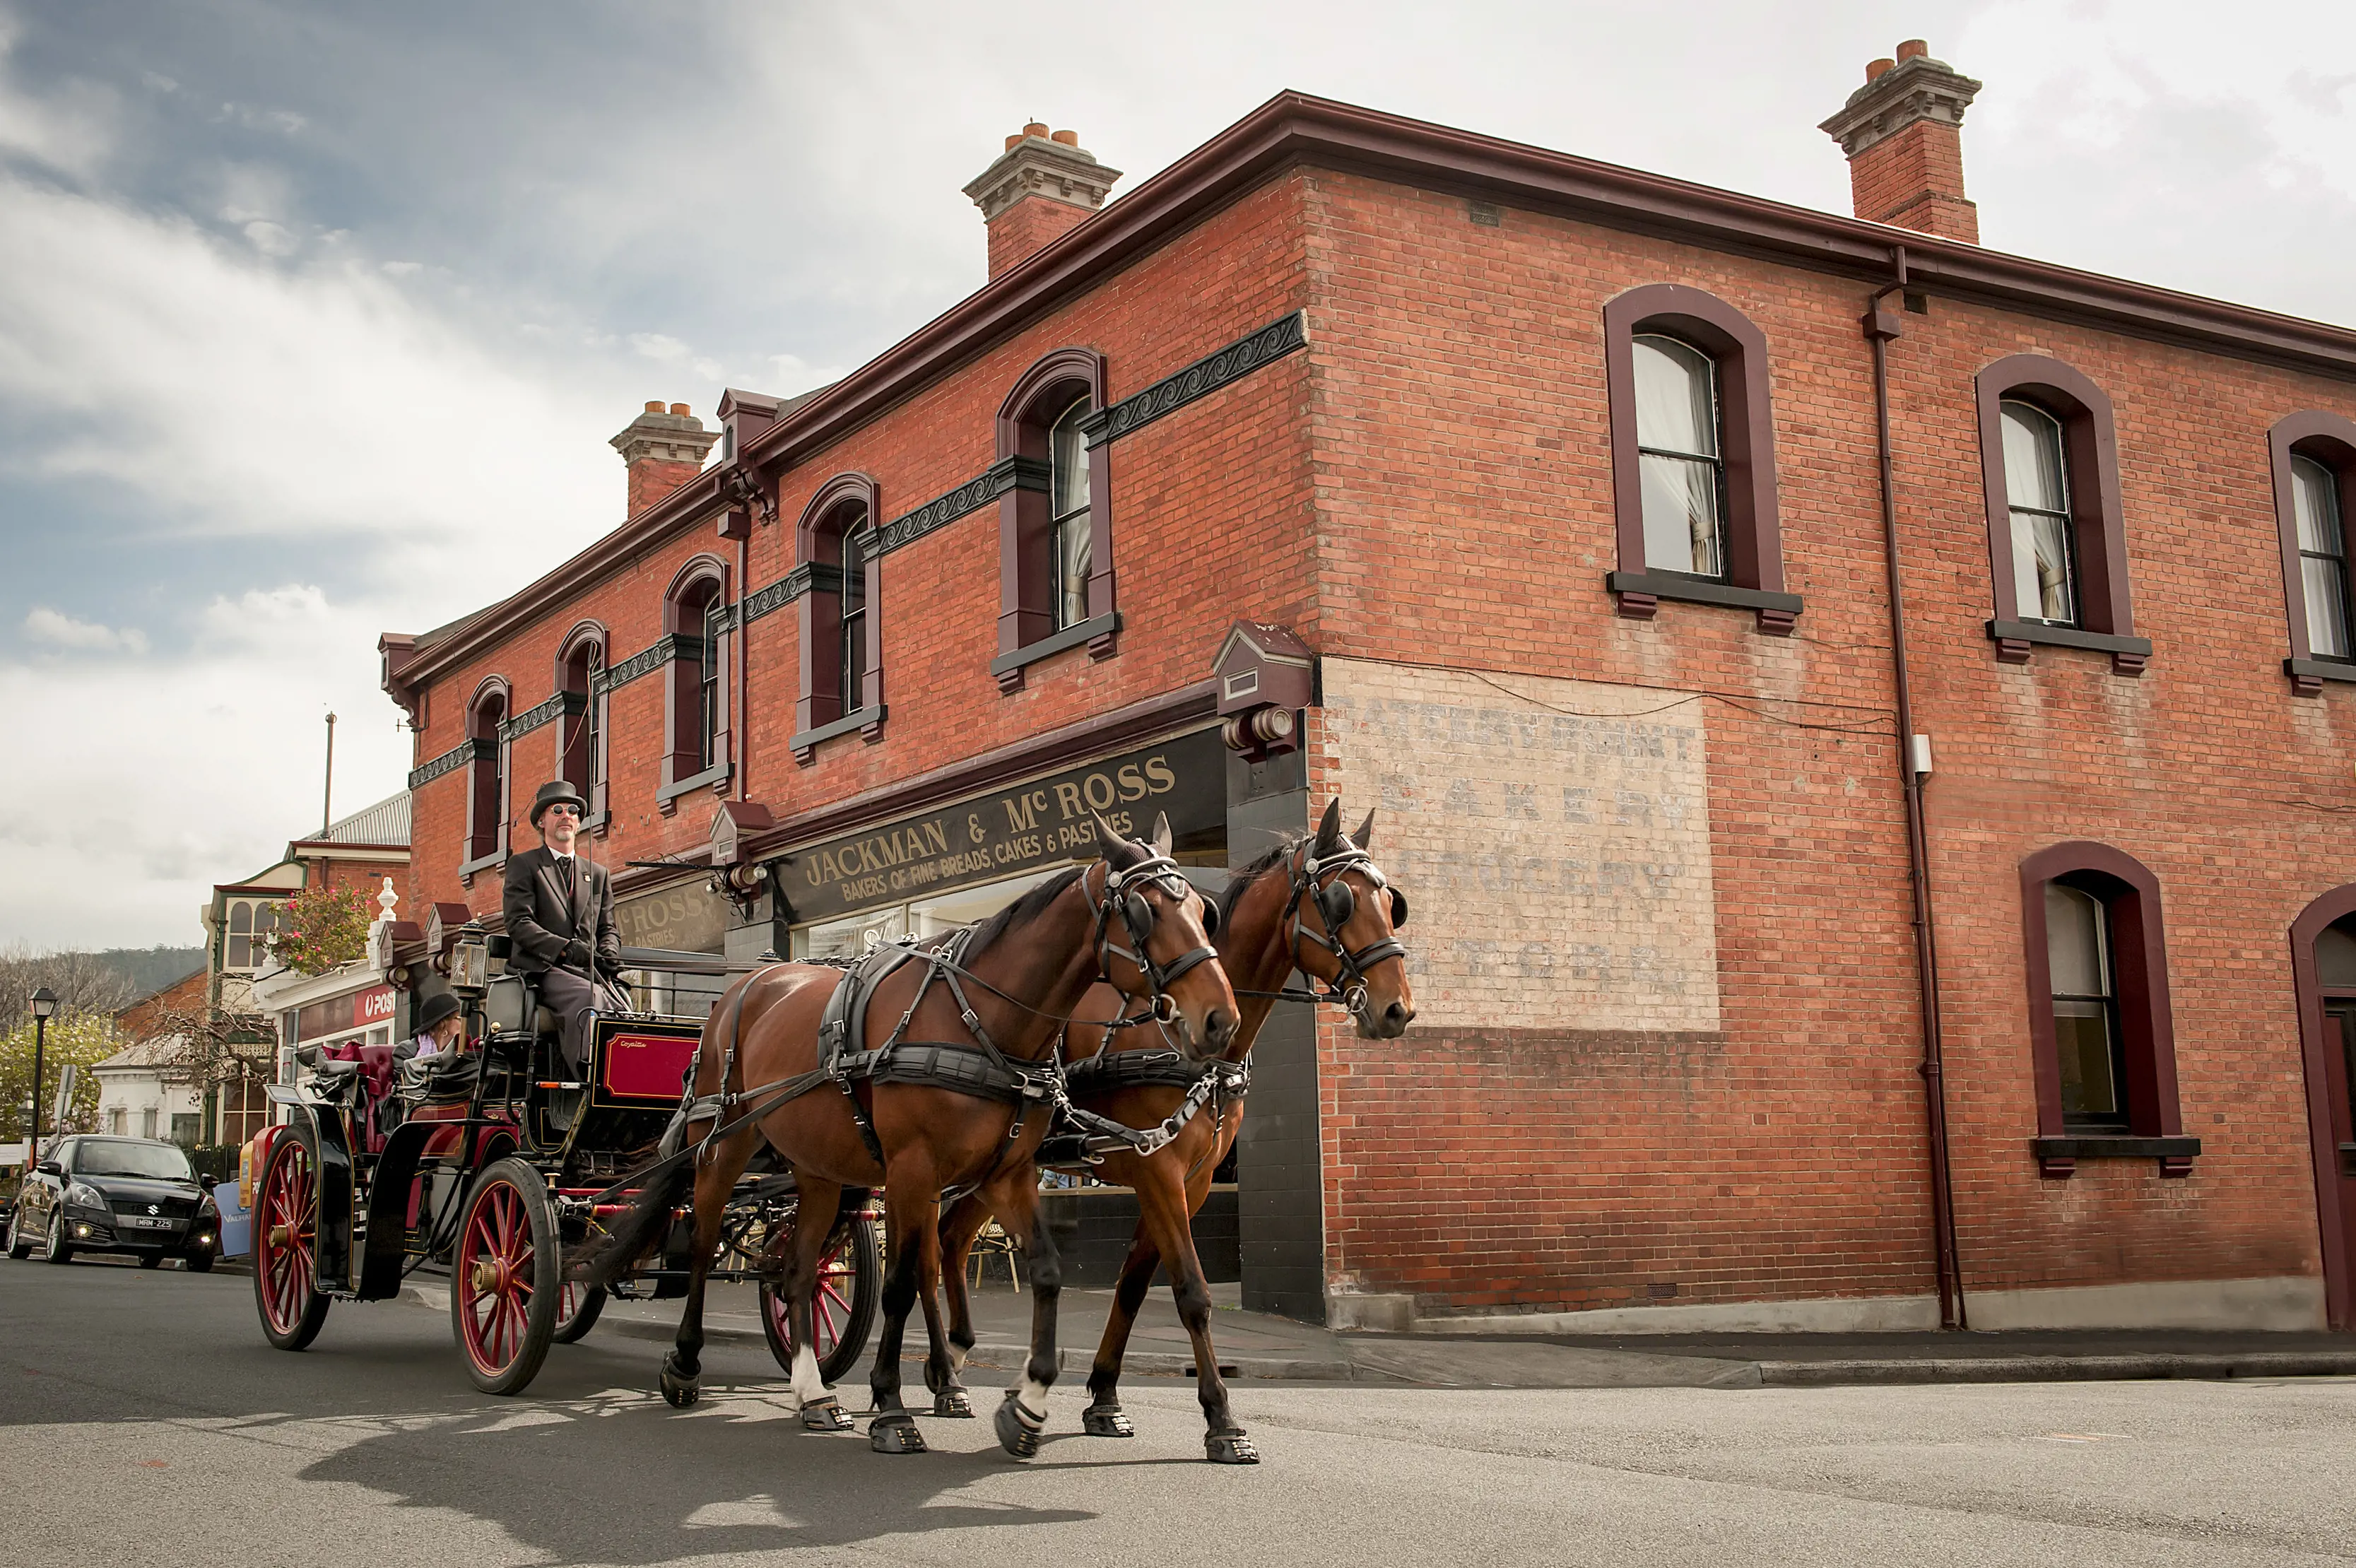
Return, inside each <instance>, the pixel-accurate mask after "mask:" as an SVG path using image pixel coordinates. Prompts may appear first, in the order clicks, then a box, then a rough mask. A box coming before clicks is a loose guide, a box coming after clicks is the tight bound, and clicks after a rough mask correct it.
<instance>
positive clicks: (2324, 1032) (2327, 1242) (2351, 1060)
mask: <svg viewBox="0 0 2356 1568" xmlns="http://www.w3.org/2000/svg"><path fill="white" fill-rule="evenodd" d="M2290 967H2291V985H2292V987H2293V990H2294V992H2295V994H2296V996H2297V1002H2298V1037H2299V1054H2300V1056H2301V1057H2302V1058H2303V1060H2302V1061H2301V1063H2300V1065H2301V1066H2302V1068H2303V1069H2304V1072H2303V1074H2302V1076H2303V1077H2304V1078H2305V1079H2306V1081H2307V1083H2306V1088H2307V1125H2308V1157H2310V1158H2311V1159H2312V1160H2313V1161H2314V1162H2315V1199H2316V1219H2317V1220H2318V1221H2319V1224H2320V1229H2321V1232H2322V1235H2321V1238H2320V1239H2321V1241H2322V1243H2323V1299H2324V1317H2325V1320H2326V1321H2327V1323H2329V1326H2330V1327H2331V1328H2336V1329H2340V1330H2342V1331H2345V1330H2347V1329H2349V1328H2356V883H2351V884H2349V885H2347V886H2343V887H2337V888H2334V889H2332V890H2331V891H2329V892H2327V893H2325V894H2324V895H2323V896H2322V897H2320V898H2319V899H2317V900H2316V901H2314V902H2313V903H2310V904H2308V906H2307V908H2306V909H2305V910H2303V911H2301V912H2300V913H2299V916H2298V918H2297V920H2295V921H2293V922H2291V927H2290Z"/></svg>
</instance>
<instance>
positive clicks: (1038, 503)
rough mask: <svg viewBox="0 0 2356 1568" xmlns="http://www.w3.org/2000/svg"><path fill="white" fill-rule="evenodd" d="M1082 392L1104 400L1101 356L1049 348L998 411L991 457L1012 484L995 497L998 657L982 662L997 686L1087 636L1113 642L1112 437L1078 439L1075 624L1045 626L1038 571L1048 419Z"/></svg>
mask: <svg viewBox="0 0 2356 1568" xmlns="http://www.w3.org/2000/svg"><path fill="white" fill-rule="evenodd" d="M1083 395H1085V396H1086V397H1087V399H1088V400H1089V403H1090V406H1091V407H1092V408H1093V409H1094V410H1095V411H1098V412H1102V411H1103V410H1104V407H1105V357H1104V356H1103V355H1102V354H1099V353H1098V352H1097V351H1096V350H1095V349H1093V348H1083V347H1070V348H1058V349H1056V350H1055V352H1054V353H1052V354H1047V355H1044V356H1042V357H1040V359H1039V360H1038V361H1037V362H1036V363H1034V364H1033V366H1032V367H1031V368H1029V369H1027V370H1025V371H1023V374H1022V375H1021V376H1020V377H1018V378H1016V379H1015V382H1014V385H1013V387H1012V389H1010V390H1009V391H1008V392H1007V394H1006V400H1005V401H1004V402H1003V403H1001V404H1000V405H999V410H998V425H997V432H998V461H999V462H1000V463H1001V464H1011V465H1012V474H1011V478H1012V485H1010V487H1009V488H1008V489H1007V490H1006V491H1005V492H1004V493H1003V494H1002V495H1001V496H999V500H998V657H997V658H995V659H993V660H991V673H992V674H994V675H996V676H997V677H998V688H999V689H1000V690H1001V691H1020V690H1021V689H1022V688H1023V672H1024V671H1025V669H1027V668H1028V667H1030V666H1031V665H1033V664H1036V663H1037V662H1038V661H1040V660H1041V659H1044V658H1048V657H1051V656H1054V655H1055V654H1059V653H1061V652H1063V651H1064V650H1065V649H1066V648H1070V647H1077V646H1079V645H1081V644H1083V643H1085V644H1087V649H1088V656H1090V657H1091V658H1099V659H1101V658H1109V657H1110V656H1112V655H1114V654H1116V653H1118V652H1119V648H1120V642H1119V639H1120V624H1119V606H1118V604H1117V603H1116V600H1115V594H1114V578H1113V568H1112V446H1111V443H1108V442H1095V443H1090V444H1089V447H1088V613H1087V619H1086V620H1085V621H1083V622H1081V623H1080V624H1078V625H1076V626H1067V627H1066V628H1064V629H1063V630H1062V631H1060V632H1059V631H1057V630H1056V629H1055V604H1054V603H1053V602H1052V599H1051V592H1052V591H1051V588H1050V583H1049V575H1050V574H1049V571H1048V549H1049V548H1050V547H1049V540H1048V528H1049V517H1048V511H1049V507H1050V493H1051V485H1052V482H1051V480H1050V477H1049V464H1050V463H1051V462H1052V460H1053V457H1054V454H1053V453H1051V452H1049V450H1048V442H1047V432H1048V428H1049V427H1050V426H1051V425H1052V424H1054V422H1055V416H1056V415H1058V414H1060V413H1062V412H1063V411H1065V410H1066V409H1067V408H1069V407H1071V405H1072V401H1073V400H1074V399H1076V398H1078V397H1081V396H1083Z"/></svg>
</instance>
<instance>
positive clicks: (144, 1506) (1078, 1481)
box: [0, 1262, 2356, 1568]
mask: <svg viewBox="0 0 2356 1568" xmlns="http://www.w3.org/2000/svg"><path fill="white" fill-rule="evenodd" d="M1095 1328H1096V1325H1094V1324H1092V1323H1091V1324H1085V1325H1083V1324H1078V1323H1074V1324H1071V1325H1069V1326H1068V1328H1067V1329H1066V1339H1069V1340H1074V1341H1080V1340H1086V1339H1093V1337H1094V1333H1095ZM659 1349H660V1348H659V1346H657V1345H655V1344H651V1343H649V1342H648V1341H646V1340H643V1339H626V1338H623V1337H620V1336H608V1335H605V1334H602V1333H593V1334H591V1335H590V1337H589V1338H588V1339H587V1340H586V1341H584V1343H582V1344H580V1345H577V1346H573V1347H569V1348H568V1347H558V1348H557V1349H554V1350H553V1351H552V1352H551V1355H550V1358H549V1362H548V1366H547V1368H546V1370H545V1371H542V1372H541V1376H540V1380H539V1381H538V1382H537V1383H536V1384H535V1385H534V1386H533V1387H532V1389H531V1390H530V1392H529V1393H528V1394H527V1395H525V1396H524V1397H522V1398H519V1399H507V1400H499V1399H491V1398H487V1397H485V1396H483V1395H480V1394H477V1392H475V1391H474V1389H473V1387H472V1385H470V1384H469V1383H468V1382H467V1381H466V1375H465V1373H464V1372H463V1371H461V1370H460V1366H459V1362H458V1358H457V1352H456V1351H455V1349H454V1348H453V1346H452V1344H451V1341H450V1329H449V1322H448V1319H447V1317H445V1316H444V1315H442V1314H437V1313H434V1312H432V1311H429V1310H426V1309H425V1308H423V1307H416V1306H412V1305H403V1304H399V1303H373V1304H369V1305H367V1306H353V1305H348V1304H339V1305H338V1306H337V1307H335V1308H334V1309H333V1311H332V1312H331V1313H330V1314H329V1316H328V1318H327V1328H326V1330H325V1332H324V1333H322V1334H321V1336H320V1338H319V1339H318V1341H317V1343H316V1345H314V1347H313V1348H312V1349H310V1350H308V1351H306V1352H305V1353H303V1354H301V1355H287V1354H284V1353H281V1352H278V1351H273V1350H272V1349H269V1348H268V1347H267V1346H266V1345H265V1344H264V1343H263V1341H262V1336H261V1332H260V1330H259V1329H258V1328H256V1327H255V1324H254V1318H253V1308H252V1287H251V1285H250V1283H249V1282H248V1281H247V1280H245V1279H244V1278H243V1277H241V1276H237V1275H210V1276H198V1275H184V1274H180V1273H178V1272H177V1271H168V1270H167V1271H164V1272H160V1273H154V1274H143V1273H140V1272H138V1271H136V1270H134V1269H130V1268H125V1267H121V1266H116V1265H112V1264H104V1263H79V1264H73V1265H72V1266H70V1267H67V1268H63V1269H54V1268H48V1267H47V1266H45V1265H43V1264H40V1263H38V1262H31V1263H23V1264H12V1263H6V1262H0V1541H5V1542H6V1543H7V1544H6V1545H5V1547H0V1557H4V1558H5V1560H6V1561H8V1562H12V1563H27V1564H34V1563H37V1564H41V1565H42V1568H51V1565H65V1564H82V1563H92V1564H104V1565H106V1568H125V1565H130V1564H146V1563H159V1564H160V1563H171V1564H189V1565H197V1564H211V1563H221V1564H234V1565H236V1568H252V1565H254V1564H267V1563H299V1564H305V1565H309V1564H345V1563H349V1564H356V1565H364V1568H387V1565H390V1564H407V1563H433V1564H434V1565H436V1568H461V1565H467V1564H476V1563H500V1564H508V1563H631V1564H650V1563H696V1564H707V1563H708V1564H713V1565H715V1568H716V1565H718V1564H724V1563H737V1562H753V1561H761V1562H777V1561H792V1562H809V1563H870V1564H872V1563H960V1564H964V1563H1023V1564H1025V1565H1026V1568H1037V1565H1040V1564H1047V1563H1073V1564H1085V1565H1087V1568H1098V1565H1116V1564H1129V1563H1137V1564H1152V1565H1154V1568H1183V1565H1191V1564H1194V1563H1279V1562H1281V1563H1321V1562H1332V1563H1345V1564H1348V1565H1349V1568H1375V1565H1378V1564H1385V1565H1387V1564H1393V1563H1398V1564H1414V1565H1416V1568H1430V1565H1431V1564H1433V1563H1472V1562H1477V1563H1483V1564H1487V1563H1612V1564H1621V1563H1627V1564H1651V1563H1679V1564H1684V1563H1692V1564H1708V1565H1709V1568H1726V1564H1728V1563H1735V1564H1739V1565H1740V1568H1755V1565H1758V1564H1767V1563H1806V1564H1811V1565H1815V1564H1847V1563H1859V1564H1863V1563H1872V1564H1885V1563H1936V1564H1939V1565H1940V1568H1952V1565H1960V1564H1981V1563H2022V1564H2035V1565H2037V1568H2054V1565H2056V1564H2081V1563H2104V1564H2107V1563H2133V1564H2147V1563H2150V1564H2158V1563H2186V1564H2192V1563H2199V1564H2203V1565H2230V1564H2243V1563H2323V1562H2335V1563H2336V1562H2349V1561H2356V1381H2276V1382H2241V1383H2194V1382H2179V1383H2111V1384H2104V1383H2091V1384H2089V1383H2072V1384H2009V1385H1995V1386H1987V1385H1976V1386H1951V1387H1911V1388H1856V1389H1774V1388H1767V1389H1741V1390H1726V1389H1701V1388H1658V1389H1600V1390H1581V1391H1575V1392H1566V1391H1560V1390H1555V1391H1545V1390H1529V1391H1498V1390H1483V1391H1476V1392H1474V1391H1462V1390H1437V1389H1424V1388H1415V1387H1408V1386H1399V1385H1390V1386H1382V1385H1368V1384H1344V1385H1335V1384H1319V1385H1310V1384H1281V1383H1261V1382H1242V1383H1238V1384H1237V1413H1238V1414H1239V1415H1240V1417H1241V1418H1242V1419H1243V1421H1244V1422H1245V1423H1246V1424H1247V1425H1248V1426H1249V1427H1250V1428H1251V1430H1252V1433H1253V1435H1254V1438H1255V1439H1256V1440H1257V1442H1258V1445H1259V1446H1260V1450H1261V1453H1262V1454H1263V1456H1265V1462H1264V1463H1263V1464H1261V1465H1259V1466H1258V1467H1254V1468H1226V1467H1212V1466H1209V1465H1206V1464H1205V1463H1203V1461H1202V1448H1201V1430H1202V1425H1201V1416H1200V1413H1199V1411H1198V1410H1197V1408H1196V1407H1195V1405H1194V1393H1193V1389H1192V1385H1191V1384H1185V1383H1180V1382H1176V1381H1169V1380H1150V1381H1138V1382H1136V1383H1134V1384H1133V1385H1132V1386H1131V1388H1130V1393H1129V1403H1130V1411H1131V1413H1132V1415H1133V1416H1134V1418H1135V1419H1136V1421H1137V1424H1138V1427H1139V1433H1140V1435H1138V1436H1137V1437H1136V1438H1134V1439H1131V1440H1129V1441H1126V1442H1123V1441H1113V1440H1106V1439H1098V1438H1087V1437H1082V1436H1080V1435H1078V1434H1077V1428H1078V1415H1079V1409H1080V1406H1081V1405H1082V1404H1083V1403H1086V1401H1085V1397H1084V1395H1083V1393H1082V1392H1081V1390H1080V1389H1079V1388H1078V1387H1077V1386H1076V1381H1073V1380H1067V1381H1066V1382H1065V1383H1063V1384H1061V1385H1059V1386H1058V1388H1057V1389H1056V1391H1055V1398H1054V1414H1053V1418H1052V1420H1051V1422H1050V1436H1049V1440H1048V1443H1047V1445H1046V1447H1045V1448H1044V1451H1043V1452H1042V1453H1041V1454H1040V1456H1039V1457H1038V1458H1036V1459H1035V1460H1033V1461H1031V1462H1030V1463H1028V1464H1020V1463H1016V1462H1014V1461H1012V1460H1010V1459H1008V1458H1006V1457H1005V1456H1003V1455H1002V1454H1001V1453H1000V1451H999V1450H998V1448H997V1445H995V1443H993V1442H992V1440H991V1435H990V1429H989V1423H988V1422H987V1420H983V1421H968V1422H957V1421H939V1420H930V1419H927V1420H926V1421H925V1422H924V1423H923V1425H924V1428H925V1432H926V1437H927V1438H928V1439H929V1440H930V1441H931V1442H932V1444H933V1445H934V1448H935V1451H934V1452H932V1453H930V1454H926V1455H921V1456H908V1457H886V1456H880V1455H875V1454H872V1453H870V1452H869V1451H868V1448H867V1444H866V1441H865V1438H864V1436H863V1435H861V1434H855V1433H854V1434H846V1435H832V1436H819V1435H807V1434H804V1433H803V1432H801V1431H800V1430H799V1428H798V1424H796V1423H795V1422H794V1421H793V1419H792V1418H791V1416H790V1415H789V1413H788V1412H787V1402H786V1401H785V1400H783V1399H782V1398H780V1397H778V1390H777V1385H776V1381H775V1369H774V1368H773V1367H772V1366H771V1364H770V1363H769V1361H768V1360H767V1358H766V1355H764V1354H762V1353H760V1352H758V1351H756V1350H753V1349H744V1348H737V1347H724V1348H720V1349H715V1350H714V1351H713V1352H712V1354H711V1355H710V1356H709V1357H708V1358H707V1360H706V1363H705V1370H706V1379H705V1386H706V1390H707V1392H706V1395H705V1399H704V1402H703V1403H702V1404H701V1406H699V1407H698V1408H697V1409H696V1410H694V1411H692V1412H691V1413H684V1414H682V1413H677V1412H674V1411H671V1410H670V1409H669V1408H668V1407H667V1406H665V1405H664V1404H663V1403H662V1402H661V1401H660V1399H659V1397H658V1396H657V1395H656V1394H655V1393H654V1392H652V1383H653V1373H654V1363H655V1358H656V1355H657V1354H658V1352H659ZM1003 1377H1004V1374H1002V1373H996V1374H983V1375H982V1376H980V1377H977V1378H976V1380H975V1390H976V1402H975V1403H977V1404H978V1405H981V1406H983V1408H984V1409H985V1412H986V1410H987V1408H988V1404H989V1403H990V1401H989V1399H988V1397H987V1396H986V1395H985V1394H984V1392H983V1390H984V1388H985V1382H984V1379H985V1378H994V1379H998V1380H1001V1381H1002V1379H1003ZM844 1392H845V1395H846V1403H862V1402H861V1401H859V1400H856V1399H854V1398H852V1397H851V1396H852V1395H854V1394H856V1393H863V1387H860V1388H846V1389H845V1391H844Z"/></svg>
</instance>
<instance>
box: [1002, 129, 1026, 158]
mask: <svg viewBox="0 0 2356 1568" xmlns="http://www.w3.org/2000/svg"><path fill="white" fill-rule="evenodd" d="M1022 144H1023V133H1022V132H1020V131H1017V132H1015V133H1014V134H1012V136H1009V137H1007V138H1006V150H1007V151H1008V152H1010V153H1011V152H1012V151H1013V150H1014V149H1015V148H1017V147H1019V146H1021V145H1022Z"/></svg>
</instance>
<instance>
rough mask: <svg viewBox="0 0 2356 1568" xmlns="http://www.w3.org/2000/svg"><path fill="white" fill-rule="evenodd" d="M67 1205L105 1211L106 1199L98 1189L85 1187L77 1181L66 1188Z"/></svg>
mask: <svg viewBox="0 0 2356 1568" xmlns="http://www.w3.org/2000/svg"><path fill="white" fill-rule="evenodd" d="M66 1203H67V1204H68V1206H69V1207H80V1208H83V1209H103V1208H105V1207H106V1198H105V1196H104V1195H103V1194H102V1193H101V1192H100V1191H99V1189H97V1188H95V1187H85V1186H83V1185H82V1184H81V1183H80V1182H79V1181H77V1182H74V1183H72V1184H70V1186H68V1187H67V1188H66Z"/></svg>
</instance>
